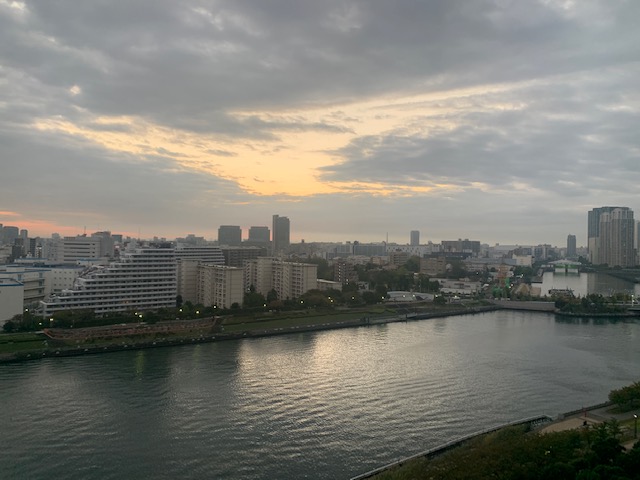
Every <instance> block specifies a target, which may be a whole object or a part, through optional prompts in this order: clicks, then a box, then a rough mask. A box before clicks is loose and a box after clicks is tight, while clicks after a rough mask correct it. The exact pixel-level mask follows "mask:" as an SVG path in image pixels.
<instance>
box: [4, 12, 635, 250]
mask: <svg viewBox="0 0 640 480" xmlns="http://www.w3.org/2000/svg"><path fill="white" fill-rule="evenodd" d="M639 22H640V2H638V1H637V0H628V1H624V0H603V1H597V0H580V1H578V0H535V1H534V0H526V1H525V0H474V1H469V0H422V1H418V0H397V1H393V2H390V1H388V0H363V1H334V0H323V1H312V0H309V1H307V0H251V1H244V0H229V1H227V0H181V1H175V0H130V1H123V2H120V1H113V0H88V1H77V0H25V1H18V0H0V162H1V163H0V223H4V224H5V225H17V226H19V227H21V228H28V229H29V231H30V234H32V235H35V234H37V235H45V236H48V235H50V234H51V233H52V232H59V233H61V234H76V233H82V231H83V230H84V228H85V227H86V229H87V232H92V231H96V230H111V231H112V232H114V233H125V234H127V233H129V234H135V235H137V233H138V232H140V233H141V235H142V236H143V237H145V236H146V237H150V236H153V235H158V236H166V237H169V238H174V237H176V236H184V235H186V234H187V233H195V234H196V235H202V236H205V237H206V238H209V239H215V238H216V237H217V228H218V226H219V225H224V224H231V225H241V226H242V227H243V229H244V230H245V236H246V230H247V229H248V227H249V226H251V225H267V226H270V223H271V216H272V215H273V214H279V215H283V216H288V217H289V218H290V220H291V227H292V240H294V241H298V240H300V239H305V241H307V242H310V241H346V240H360V241H380V240H384V239H385V238H386V237H387V234H388V238H389V240H390V241H396V242H398V243H407V242H408V241H409V231H410V230H420V232H421V239H422V240H423V241H426V240H428V239H430V240H433V241H437V242H439V241H440V240H443V239H444V240H447V239H457V238H470V239H474V240H480V241H482V242H486V243H490V244H493V243H496V242H499V243H520V244H537V243H552V244H556V245H564V244H565V242H566V236H567V234H569V233H572V234H575V235H577V238H578V244H579V245H584V244H585V243H586V238H585V237H586V212H587V211H588V210H589V209H591V208H593V207H598V206H603V205H622V206H629V207H631V208H634V209H635V211H636V216H637V217H640V202H639V201H638V199H639V198H640V196H639V195H638V183H639V181H640V47H639V45H640V29H639V28H638V24H639Z"/></svg>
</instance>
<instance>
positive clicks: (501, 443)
mask: <svg viewBox="0 0 640 480" xmlns="http://www.w3.org/2000/svg"><path fill="white" fill-rule="evenodd" d="M620 435H621V429H620V426H619V424H618V423H617V422H615V421H612V422H609V423H603V424H599V425H597V426H595V427H593V428H592V427H588V428H583V429H581V430H571V431H564V432H554V433H528V432H526V429H525V428H524V427H512V428H507V429H502V430H500V431H498V432H495V433H493V434H489V435H486V436H483V437H479V438H475V439H473V440H472V441H470V442H469V443H468V444H465V445H463V446H462V447H460V448H457V449H454V450H452V451H451V452H449V453H447V454H444V455H442V456H439V457H436V458H435V459H432V460H426V459H425V460H419V461H416V462H410V463H409V464H407V465H406V466H403V467H401V468H399V469H394V470H391V471H388V472H385V473H383V474H381V475H379V476H377V477H376V478H377V479H387V480H390V479H401V478H412V479H428V478H438V479H443V480H457V479H465V480H469V479H485V478H505V479H524V480H528V479H530V480H557V479H568V480H571V479H576V480H601V479H618V480H624V479H637V478H640V475H639V473H640V443H636V444H635V446H634V447H633V449H632V450H631V451H630V452H627V453H624V452H623V448H622V447H621V446H620Z"/></svg>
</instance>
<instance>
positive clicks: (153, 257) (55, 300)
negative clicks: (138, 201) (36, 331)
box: [40, 244, 177, 317]
mask: <svg viewBox="0 0 640 480" xmlns="http://www.w3.org/2000/svg"><path fill="white" fill-rule="evenodd" d="M176 296H177V280H176V256H175V252H174V249H173V248H151V247H138V246H135V245H134V244H133V245H129V248H127V250H125V251H123V252H121V253H120V259H119V261H117V262H112V263H111V264H110V265H109V266H92V267H89V268H88V269H87V270H86V271H85V272H84V273H83V274H81V275H80V276H79V277H78V278H77V279H76V280H75V282H74V286H73V289H71V290H63V291H62V292H61V293H60V294H58V295H52V296H51V297H48V298H46V299H45V300H44V301H41V302H40V306H41V307H42V315H43V316H44V317H48V316H51V315H53V314H54V313H55V312H58V311H61V310H69V309H90V310H93V311H94V312H95V313H97V314H104V313H109V312H125V311H144V310H156V309H158V308H170V307H175V305H176Z"/></svg>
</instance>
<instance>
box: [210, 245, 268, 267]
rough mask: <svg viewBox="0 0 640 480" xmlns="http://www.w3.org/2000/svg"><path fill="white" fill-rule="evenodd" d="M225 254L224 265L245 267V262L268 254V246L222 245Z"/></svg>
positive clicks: (221, 249)
mask: <svg viewBox="0 0 640 480" xmlns="http://www.w3.org/2000/svg"><path fill="white" fill-rule="evenodd" d="M220 251H221V252H222V255H223V256H224V262H223V263H224V265H227V266H228V267H243V266H244V262H246V261H247V260H253V259H255V258H258V257H266V256H267V247H266V246H265V247H220Z"/></svg>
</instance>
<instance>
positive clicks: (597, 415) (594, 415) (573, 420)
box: [541, 405, 640, 450]
mask: <svg viewBox="0 0 640 480" xmlns="http://www.w3.org/2000/svg"><path fill="white" fill-rule="evenodd" d="M611 408H613V407H612V406H610V405H609V406H606V407H601V408H595V409H593V410H585V411H584V412H582V413H577V414H575V415H571V416H569V417H566V418H564V419H562V420H558V421H556V422H553V423H552V424H551V425H547V426H546V427H544V428H543V429H542V430H541V432H542V433H548V432H562V431H564V430H575V429H578V428H583V427H584V426H585V425H589V426H594V425H597V424H599V423H602V422H607V421H609V420H613V419H616V420H618V421H619V422H620V423H622V422H628V421H629V420H633V415H634V413H635V412H625V413H612V412H610V411H609V410H610V409H611ZM636 415H638V416H640V415H639V414H638V413H636ZM639 422H640V419H639ZM630 429H631V430H630ZM625 430H626V432H625ZM632 430H633V423H632V425H631V427H629V426H625V427H623V428H622V431H623V436H627V437H628V436H632V434H633V431H632ZM624 434H626V435H624ZM636 441H637V439H634V438H632V439H629V440H625V441H624V442H623V443H621V445H622V446H623V447H624V448H625V449H627V450H630V449H631V448H632V447H633V445H634V444H635V443H636Z"/></svg>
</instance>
